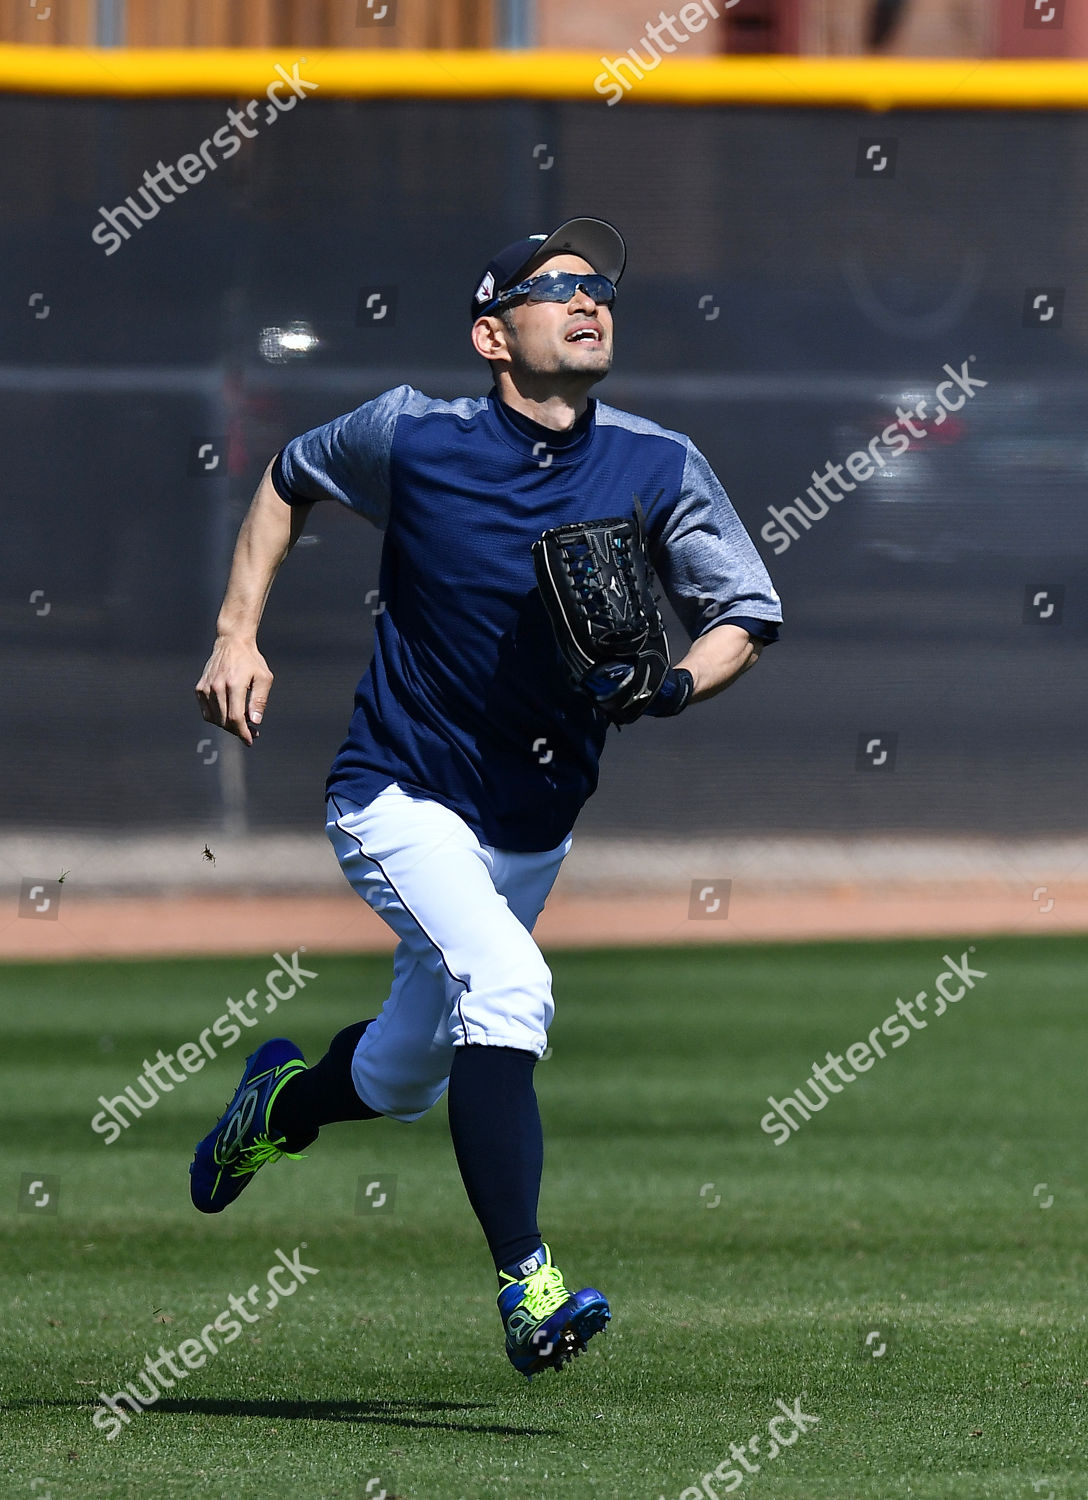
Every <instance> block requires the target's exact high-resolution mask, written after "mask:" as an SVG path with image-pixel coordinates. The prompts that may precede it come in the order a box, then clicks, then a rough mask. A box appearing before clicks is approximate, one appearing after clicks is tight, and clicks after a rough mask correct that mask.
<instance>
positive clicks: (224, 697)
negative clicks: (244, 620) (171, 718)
mask: <svg viewBox="0 0 1088 1500" xmlns="http://www.w3.org/2000/svg"><path fill="white" fill-rule="evenodd" d="M271 689H272V673H271V672H270V671H269V669H268V663H267V662H266V661H265V659H264V657H263V656H262V655H261V653H260V652H259V651H258V650H257V642H256V641H254V640H238V639H236V638H235V637H232V636H219V638H218V639H217V640H216V643H215V650H214V651H213V652H212V654H211V656H210V657H209V658H208V665H207V666H206V667H205V668H204V675H203V676H202V677H201V679H200V681H199V682H198V683H197V685H196V696H197V702H198V703H199V704H200V712H201V713H202V714H203V715H204V718H205V720H206V722H207V723H209V724H217V725H218V726H219V728H220V729H226V730H228V731H229V732H230V733H231V734H236V735H237V736H238V738H239V739H240V740H241V741H242V742H243V744H246V745H252V744H253V741H254V740H255V739H256V738H257V736H258V735H259V734H260V730H259V729H256V728H254V727H253V726H255V725H257V724H259V723H260V722H261V720H262V718H263V717H264V711H265V709H266V708H267V706H268V694H269V693H270V691H271Z"/></svg>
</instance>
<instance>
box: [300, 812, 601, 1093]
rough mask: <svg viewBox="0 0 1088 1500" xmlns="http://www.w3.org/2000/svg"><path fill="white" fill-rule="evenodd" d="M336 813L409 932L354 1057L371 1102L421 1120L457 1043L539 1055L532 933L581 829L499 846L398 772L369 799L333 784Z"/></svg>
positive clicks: (378, 891) (543, 1025) (351, 859)
mask: <svg viewBox="0 0 1088 1500" xmlns="http://www.w3.org/2000/svg"><path fill="white" fill-rule="evenodd" d="M328 815H329V816H328V822H327V824H326V831H327V832H328V835H329V838H330V839H331V841H332V845H333V848H334V849H335V850H336V856H337V858H338V859H339V861H340V868H341V869H342V870H343V872H344V874H345V875H346V876H347V878H348V880H349V882H350V883H351V885H352V887H353V888H354V889H355V890H356V891H358V893H359V895H360V896H362V898H363V900H364V901H366V902H367V903H368V905H370V906H371V907H373V909H374V910H375V911H376V912H378V914H379V915H380V916H381V917H382V919H383V920H384V921H385V922H387V923H388V924H389V926H390V927H391V928H392V929H393V931H394V932H395V933H396V934H397V936H398V938H399V939H400V942H399V943H398V944H397V948H396V951H395V953H394V957H393V987H392V989H391V990H390V993H389V997H388V999H387V1000H386V1001H385V1004H384V1005H383V1006H382V1008H381V1011H380V1013H379V1015H378V1016H377V1018H376V1020H374V1021H373V1022H372V1023H371V1025H370V1026H368V1027H367V1029H366V1031H365V1032H364V1034H363V1036H362V1039H361V1040H360V1042H359V1045H358V1047H357V1048H356V1050H355V1056H354V1059H353V1061H352V1078H353V1081H354V1083H355V1088H356V1091H357V1092H358V1094H359V1097H360V1098H361V1099H362V1100H363V1101H364V1103H366V1104H369V1105H370V1107H371V1109H376V1110H379V1111H380V1112H381V1113H382V1114H383V1115H389V1116H390V1118H392V1119H394V1120H403V1121H410V1120H418V1119H419V1117H420V1115H423V1114H425V1113H426V1112H427V1110H429V1109H430V1108H431V1106H432V1105H433V1104H435V1103H437V1101H438V1100H439V1099H440V1098H441V1097H442V1095H443V1093H444V1092H445V1089H446V1085H447V1084H448V1082H449V1076H450V1064H451V1062H452V1061H453V1049H454V1047H458V1046H466V1045H469V1044H473V1045H475V1044H483V1045H487V1046H492V1047H517V1048H520V1049H521V1050H522V1051H525V1052H533V1053H535V1054H536V1056H537V1057H539V1056H540V1055H541V1054H542V1053H543V1051H544V1050H545V1048H546V1046H547V1041H548V1026H549V1024H550V1023H551V1019H552V1014H553V1012H554V1009H555V1007H554V1004H553V1001H552V990H551V978H552V976H551V971H550V969H549V968H548V966H547V964H546V963H545V962H544V958H543V955H542V954H541V952H540V949H539V948H538V947H537V945H536V943H535V942H534V941H533V939H532V936H531V933H532V929H533V926H534V924H535V922H536V919H537V917H538V916H539V915H540V913H541V911H542V910H543V908H544V902H545V901H546V900H547V897H548V892H549V891H550V890H551V888H552V885H553V883H554V881H555V877H556V876H557V875H558V873H559V867H560V865H561V864H562V863H563V860H564V858H565V856H566V855H567V853H568V852H569V850H570V847H571V844H572V842H573V839H572V837H571V835H569V834H568V836H567V837H566V838H565V839H564V840H563V842H562V843H561V844H559V845H558V846H557V847H556V848H554V849H550V850H548V851H547V852H545V853H539V854H538V853H530V854H525V853H515V852H512V851H510V850H504V849H495V848H492V846H491V845H489V844H483V843H481V842H480V840H479V839H478V838H477V836H476V834H475V833H473V831H472V829H471V828H469V826H468V824H467V823H466V822H465V821H464V819H463V818H461V817H459V816H458V815H457V813H455V812H453V811H451V810H450V809H449V808H448V807H443V806H442V805H441V803H438V802H432V801H431V800H430V799H429V798H425V797H417V796H414V795H411V794H409V793H407V792H405V791H404V789H403V788H402V787H401V786H399V785H398V784H397V783H396V782H394V783H392V784H391V785H390V786H388V787H386V788H385V789H384V791H382V792H380V793H379V794H378V796H377V797H375V798H374V800H373V801H372V802H370V803H369V804H368V805H367V806H366V807H360V806H358V805H357V804H356V803H353V802H349V801H347V800H346V799H345V798H343V797H341V796H340V795H339V794H338V793H333V795H332V796H330V798H329V801H328Z"/></svg>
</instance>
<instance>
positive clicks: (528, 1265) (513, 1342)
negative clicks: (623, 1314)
mask: <svg viewBox="0 0 1088 1500" xmlns="http://www.w3.org/2000/svg"><path fill="white" fill-rule="evenodd" d="M513 1272H517V1273H519V1274H518V1275H514V1274H512V1273H513ZM499 1280H500V1281H501V1282H502V1289H501V1291H500V1292H499V1296H498V1303H499V1313H500V1314H501V1316H502V1322H503V1327H504V1328H505V1330H506V1353H507V1356H508V1358H509V1360H510V1363H511V1364H512V1365H513V1366H514V1369H515V1370H519V1371H520V1372H521V1374H522V1375H525V1376H528V1377H530V1378H531V1377H532V1376H533V1375H535V1374H537V1372H538V1371H540V1370H561V1369H562V1368H563V1366H564V1365H565V1364H566V1363H567V1362H568V1361H569V1360H571V1359H573V1358H574V1357H575V1355H577V1354H581V1353H582V1351H583V1349H585V1347H586V1345H587V1344H588V1343H589V1340H590V1339H591V1338H592V1337H593V1335H594V1334H595V1333H600V1332H601V1330H602V1329H603V1328H604V1327H605V1325H606V1324H607V1323H608V1321H609V1319H610V1318H611V1316H612V1313H611V1311H610V1309H609V1306H608V1301H607V1299H606V1298H605V1297H604V1296H603V1294H602V1293H601V1292H598V1291H597V1290H596V1288H595V1287H591V1286H587V1287H583V1288H582V1290H581V1291H580V1292H575V1293H574V1295H573V1296H571V1294H570V1292H568V1291H567V1288H566V1286H565V1285H564V1284H563V1275H562V1272H561V1271H560V1270H559V1268H558V1266H553V1265H552V1253H551V1251H550V1250H549V1249H548V1247H547V1245H541V1247H540V1249H539V1250H537V1251H536V1253H535V1254H534V1255H532V1256H530V1257H529V1259H528V1260H524V1261H522V1262H521V1263H520V1264H519V1265H517V1266H514V1267H512V1268H511V1271H500V1272H499Z"/></svg>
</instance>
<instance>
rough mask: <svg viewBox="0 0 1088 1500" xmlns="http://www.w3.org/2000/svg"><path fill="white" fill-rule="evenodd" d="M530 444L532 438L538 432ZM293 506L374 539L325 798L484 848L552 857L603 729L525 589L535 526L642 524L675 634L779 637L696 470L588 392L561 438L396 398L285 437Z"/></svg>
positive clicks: (483, 404)
mask: <svg viewBox="0 0 1088 1500" xmlns="http://www.w3.org/2000/svg"><path fill="white" fill-rule="evenodd" d="M534 434H540V435H539V436H535V435H534ZM273 481H274V483H275V486H276V489H277V491H278V493H279V494H280V495H281V496H282V497H283V499H285V500H287V501H289V502H298V503H304V502H308V501H313V500H322V499H332V500H337V501H339V502H340V503H341V504H343V505H347V506H349V507H350V508H351V509H352V510H354V511H357V512H358V513H359V514H360V515H362V516H365V517H366V518H367V519H368V520H370V521H372V522H373V523H374V524H375V525H376V526H378V527H379V528H381V529H382V530H384V532H385V541H384V545H383V548H382V561H381V574H380V578H379V597H380V599H381V600H382V601H383V602H384V605H385V608H384V609H383V610H382V612H381V613H380V614H379V615H378V617H377V621H376V636H375V647H374V656H373V660H372V661H371V664H370V667H369V668H368V670H367V672H366V673H365V675H364V676H363V679H362V681H361V682H360V683H359V686H358V688H357V690H356V694H355V712H354V714H353V715H352V719H351V725H350V728H349V730H348V736H347V739H346V740H345V741H344V743H343V745H342V746H341V748H340V751H339V753H338V755H337V757H336V760H335V761H334V763H333V766H332V770H331V772H330V773H329V779H328V782H327V785H326V793H327V794H331V793H333V792H337V793H340V794H341V795H343V796H344V797H346V798H348V799H350V800H351V801H353V802H357V803H359V804H361V805H365V804H366V803H367V802H369V801H370V800H371V799H372V798H373V797H375V796H376V795H377V794H378V792H380V791H381V790H382V789H383V787H386V786H388V785H389V783H390V782H393V781H396V782H399V783H400V785H401V786H402V787H403V788H404V789H405V791H408V792H413V793H416V794H418V795H422V796H427V797H430V798H432V799H434V800H435V801H437V802H440V803H442V804H443V805H444V806H446V807H450V808H452V809H453V810H454V811H455V812H457V813H459V814H460V816H461V817H462V818H464V820H465V822H466V823H468V825H469V826H470V827H471V828H472V829H473V830H474V831H475V832H476V834H477V835H478V837H479V838H480V839H481V840H482V841H483V842H484V843H487V844H491V845H493V846H494V847H496V848H501V849H510V850H544V849H552V848H555V846H556V845H557V844H559V843H561V842H562V840H563V839H564V838H565V837H566V836H567V834H568V833H569V832H570V830H571V828H572V827H573V825H574V821H575V818H576V817H577V815H578V812H579V811H580V809H581V808H582V806H583V804H584V803H585V801H586V799H587V798H588V797H589V796H591V795H592V793H593V792H594V790H595V789H596V786H597V778H598V762H599V759H600V755H601V751H602V749H603V747H604V742H605V734H606V731H607V728H608V720H607V719H606V718H605V716H604V715H603V714H602V713H601V711H600V710H599V709H598V708H596V707H595V706H594V705H593V704H592V703H591V702H590V700H589V699H588V697H586V696H585V695H584V694H583V693H581V692H579V691H578V690H577V689H575V688H574V687H573V686H572V685H571V683H570V682H569V680H568V678H567V677H566V675H565V672H564V670H563V667H562V663H561V661H560V657H559V654H558V650H557V648H556V645H555V640H554V637H553V635H552V632H551V626H550V624H549V622H548V617H547V615H546V613H545V610H544V605H543V602H542V600H541V598H540V594H539V592H538V590H537V588H536V580H535V575H534V572H533V560H532V553H531V550H530V549H531V545H532V543H533V542H534V541H536V539H537V538H538V537H539V536H540V534H541V532H542V531H544V530H546V529H547V528H548V527H550V526H559V525H562V524H563V523H564V522H570V521H596V520H604V519H606V518H608V517H611V516H629V515H630V514H631V511H632V508H633V504H634V499H635V497H636V496H637V497H638V498H639V500H640V501H641V503H642V506H643V509H644V511H645V512H646V521H647V536H648V543H649V551H650V558H651V561H652V563H653V565H654V567H655V568H656V570H657V573H658V576H659V578H660V580H661V584H662V586H663V588H664V590H665V592H666V594H667V595H668V598H669V600H670V602H671V603H672V605H673V607H674V609H675V610H676V612H677V614H678V615H679V617H680V620H681V622H682V623H683V625H684V627H685V629H686V630H687V632H688V634H689V636H691V638H692V639H695V638H696V637H697V636H700V635H702V634H703V633H704V632H705V631H706V630H709V629H712V628H713V627H714V626H716V625H720V624H723V623H725V622H728V621H740V622H743V623H744V624H745V626H746V628H749V629H751V630H752V631H753V633H758V634H763V635H764V636H765V637H766V638H767V639H772V640H773V639H774V636H775V634H776V633H777V632H776V630H775V628H774V627H775V624H776V623H777V622H779V621H780V620H781V613H780V609H779V602H778V597H777V595H776V594H775V592H774V589H773V588H772V586H771V581H770V579H769V578H768V576H767V572H766V569H765V568H764V566H763V563H762V562H761V561H760V558H759V556H758V554H757V553H756V550H755V547H754V546H753V545H752V541H751V539H750V537H749V536H748V534H747V532H746V531H745V529H744V527H743V526H742V525H741V523H740V520H739V519H738V517H737V514H736V512H735V511H734V509H733V506H732V505H731V504H730V501H729V498H728V496H727V495H726V493H725V491H724V490H723V489H722V487H721V485H720V484H719V483H718V481H717V479H716V478H715V476H714V473H713V471H712V470H711V468H710V466H709V464H708V463H707V461H706V459H705V458H704V457H703V456H702V454H701V453H700V452H699V451H698V449H697V448H696V447H695V446H694V445H693V444H692V442H691V441H690V439H688V438H686V437H684V436H683V435H682V434H680V433H675V432H668V431H666V430H665V429H664V428H662V427H658V426H657V425H656V423H654V422H648V421H646V420H644V419H643V418H642V417H636V416H632V415H630V414H629V413H627V412H622V411H617V410H615V409H614V408H612V407H608V406H605V405H603V404H602V403H601V402H599V401H593V400H591V401H590V403H589V410H588V411H587V413H586V414H585V416H584V417H583V418H582V419H581V420H580V421H579V423H578V424H576V427H575V429H574V430H573V431H572V432H571V433H570V434H569V435H564V434H557V433H549V432H548V431H547V430H546V429H544V428H542V427H537V425H536V424H535V423H531V422H528V421H527V420H526V419H525V418H524V417H522V416H521V415H520V414H519V413H512V412H511V411H510V409H509V408H508V407H506V406H504V404H503V403H502V402H501V401H500V400H499V399H498V396H497V394H496V392H495V391H494V390H492V391H491V392H490V393H489V395H487V396H484V397H478V398H468V397H465V398H461V399H459V400H456V401H436V400H432V399H431V398H430V397H428V396H424V395H422V394H421V393H420V392H419V391H416V390H413V389H412V388H411V387H410V386H407V385H404V386H398V387H397V388H396V389H395V390H391V391H386V392H385V393H384V394H382V395H381V396H378V397H376V398H375V399H374V400H373V401H368V402H366V403H365V404H364V405H362V406H360V407H358V408H357V409H356V410H355V411H352V412H348V413H347V414H346V415H345V416H342V417H337V418H336V419H335V420H334V421H332V422H329V423H327V424H326V425H325V426H323V427H317V428H314V430H313V431H312V432H307V433H304V434H303V435H302V436H301V437H297V438H295V439H294V440H293V441H292V442H290V443H288V444H287V446H286V447H285V448H284V449H283V451H282V453H281V454H280V455H279V457H278V458H277V460H276V463H275V465H274V468H273Z"/></svg>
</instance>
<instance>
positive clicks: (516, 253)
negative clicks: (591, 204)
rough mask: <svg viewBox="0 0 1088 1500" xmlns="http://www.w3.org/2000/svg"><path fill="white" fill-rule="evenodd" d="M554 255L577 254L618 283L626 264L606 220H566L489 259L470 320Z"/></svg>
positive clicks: (624, 253)
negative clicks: (550, 230)
mask: <svg viewBox="0 0 1088 1500" xmlns="http://www.w3.org/2000/svg"><path fill="white" fill-rule="evenodd" d="M553 255H580V256H581V257H582V259H583V260H587V261H589V264H590V265H591V266H592V267H593V269H594V270H595V271H597V272H599V274H600V275H602V276H607V277H608V279H609V281H611V282H617V281H619V279H620V277H621V276H622V275H623V268H624V266H625V265H626V263H627V246H626V245H625V244H624V243H623V236H622V235H621V234H620V232H619V230H618V229H617V228H616V227H615V226H614V225H612V224H609V223H608V222H607V221H606V220H605V219H568V220H567V222H566V223H565V224H560V226H559V228H558V229H556V230H553V231H552V233H551V234H530V235H527V236H526V238H525V239H523V240H515V241H514V243H513V244H512V245H507V246H506V248H505V249H503V250H500V251H499V253H498V255H496V256H495V257H494V259H492V260H489V261H488V263H487V265H486V266H485V267H484V269H483V270H482V271H481V273H480V275H479V276H478V277H477V279H476V289H475V291H474V292H473V294H472V303H471V316H472V318H473V319H474V320H475V319H476V318H478V317H480V316H481V315H482V314H483V313H485V312H486V311H487V308H488V304H489V303H491V302H493V301H494V300H495V298H496V297H497V296H498V294H499V293H500V292H503V291H505V290H506V288H507V287H511V286H517V284H518V282H519V281H524V280H525V277H526V276H527V275H528V274H529V273H530V272H531V271H532V270H533V269H534V268H535V267H536V266H537V265H539V264H541V263H542V262H543V261H546V260H548V259H550V257H551V256H553Z"/></svg>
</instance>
